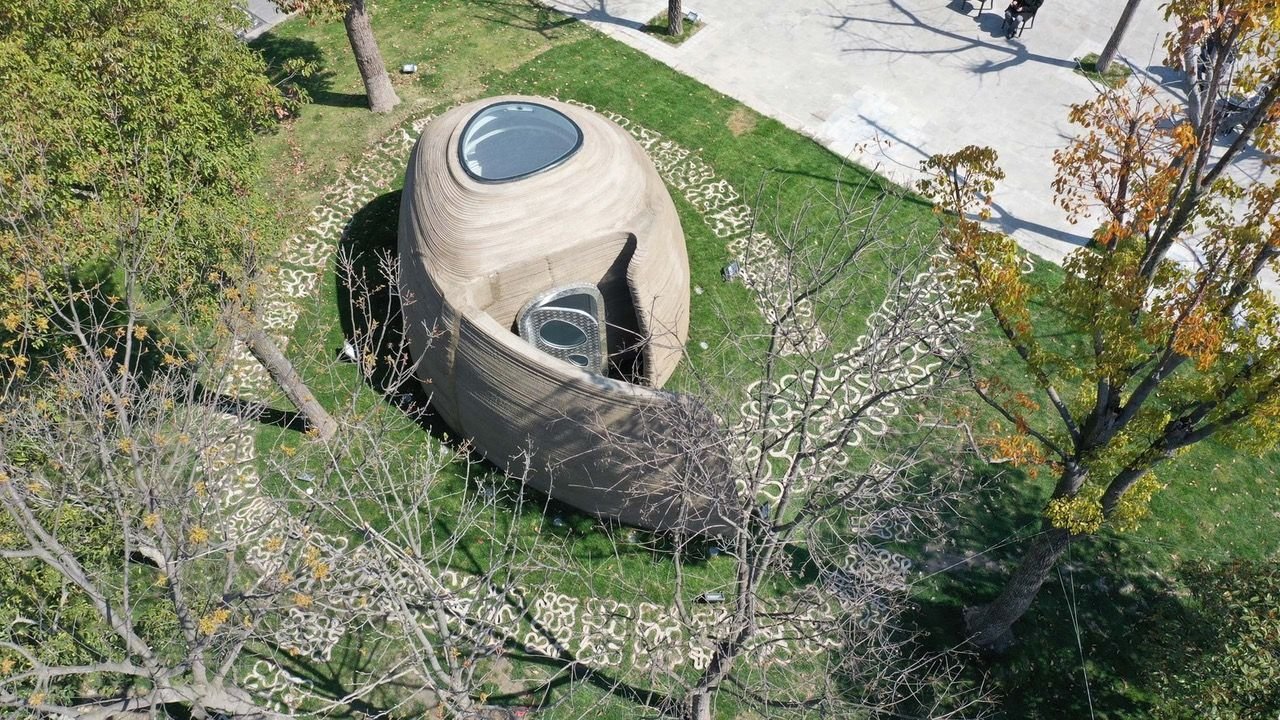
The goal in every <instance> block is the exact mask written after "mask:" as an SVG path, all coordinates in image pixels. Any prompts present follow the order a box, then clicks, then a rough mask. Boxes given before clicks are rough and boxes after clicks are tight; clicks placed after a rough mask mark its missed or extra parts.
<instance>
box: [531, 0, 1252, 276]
mask: <svg viewBox="0 0 1280 720" xmlns="http://www.w3.org/2000/svg"><path fill="white" fill-rule="evenodd" d="M550 1H551V4H553V5H555V6H556V7H557V8H559V9H560V10H562V11H563V12H566V13H568V14H570V15H572V16H575V17H578V18H580V19H583V20H585V21H587V22H589V23H591V24H592V25H593V26H594V27H596V28H598V29H600V30H602V31H603V32H605V33H606V34H608V35H610V36H612V37H614V38H616V39H618V40H620V41H622V42H625V43H627V44H628V45H631V46H633V47H636V48H638V49H640V50H642V51H644V52H646V53H648V54H649V55H651V56H653V57H655V58H657V59H658V60H661V61H662V62H665V63H666V64H668V65H670V66H672V67H673V68H675V69H677V70H679V71H681V72H683V73H686V74H688V75H690V76H692V77H694V78H697V79H698V80H700V81H702V82H703V83H705V84H707V85H709V86H711V87H712V88H715V89H716V90H719V91H720V92H723V93H725V94H727V95H730V96H732V97H734V98H737V99H738V100H740V101H742V102H743V103H744V104H746V105H748V106H750V107H752V108H754V109H755V110H757V111H759V112H761V113H763V114H765V115H769V116H771V117H774V118H776V119H778V120H780V121H782V122H783V123H784V124H786V125H787V126H789V127H791V128H792V129H794V130H797V131H799V132H801V133H804V134H805V135H808V136H810V137H812V138H814V139H815V140H817V141H818V142H820V143H822V144H823V145H825V146H826V147H828V148H830V149H831V150H832V151H834V152H835V153H837V154H839V155H842V156H845V157H848V158H849V159H851V160H853V161H855V162H858V163H860V164H862V165H865V166H868V167H872V168H875V169H877V170H878V171H880V172H881V173H882V174H884V175H886V176H888V177H890V178H891V179H893V180H895V181H897V182H899V183H902V184H908V183H911V182H912V181H914V180H915V179H916V178H918V177H919V169H918V168H919V164H920V161H921V160H922V159H924V158H926V157H928V156H929V155H931V154H933V153H938V152H950V151H954V150H956V149H959V148H960V147H963V146H965V145H968V144H980V145H989V146H991V147H993V148H995V149H996V150H997V151H998V152H999V153H1000V164H1001V166H1002V167H1003V168H1004V170H1005V172H1006V173H1007V178H1006V179H1005V181H1004V182H1003V183H1002V184H1001V186H1000V187H999V188H998V190H997V192H996V195H995V205H994V209H995V218H994V221H995V222H996V223H997V224H999V225H1000V226H1001V228H1002V229H1003V230H1004V231H1005V232H1008V233H1010V234H1011V235H1012V236H1013V237H1014V238H1016V239H1017V240H1018V242H1019V243H1020V244H1021V245H1022V246H1023V247H1025V248H1027V249H1028V250H1030V251H1031V252H1034V253H1035V254H1037V255H1039V256H1041V257H1044V258H1047V259H1050V260H1053V261H1055V262H1061V260H1062V258H1063V257H1064V256H1065V254H1066V253H1068V252H1070V251H1071V250H1072V249H1074V248H1075V247H1078V246H1079V244H1081V243H1083V242H1084V241H1085V239H1086V238H1087V236H1088V234H1089V233H1090V232H1091V231H1092V229H1093V226H1092V225H1091V224H1088V223H1082V224H1081V225H1077V226H1073V225H1070V224H1068V223H1067V222H1066V221H1065V219H1064V217H1063V213H1062V211H1061V210H1059V209H1058V208H1057V207H1056V206H1055V205H1054V203H1053V191H1052V188H1051V186H1050V183H1051V182H1052V181H1053V172H1054V168H1053V164H1052V157H1053V152H1054V151H1055V150H1057V149H1059V148H1061V147H1064V146H1065V145H1066V144H1067V142H1068V139H1069V138H1070V137H1071V135H1072V133H1073V132H1074V130H1073V128H1072V127H1071V125H1070V124H1069V123H1068V121H1067V111H1068V106H1069V105H1071V104H1072V103H1076V102H1082V101H1084V100H1087V99H1088V98H1090V97H1091V96H1093V95H1094V94H1095V93H1096V90H1095V89H1094V88H1093V86H1092V84H1091V83H1090V81H1089V80H1088V79H1086V78H1085V77H1083V76H1081V75H1080V74H1078V73H1076V72H1075V66H1076V62H1075V61H1076V58H1079V57H1081V56H1083V55H1085V54H1087V53H1089V52H1099V51H1100V50H1101V49H1102V46H1103V45H1104V44H1105V42H1106V40H1107V37H1108V36H1109V35H1110V33H1111V30H1112V28H1113V26H1114V23H1115V21H1116V20H1117V18H1118V17H1119V15H1120V9H1121V5H1122V3H1119V2H1116V0H1072V1H1071V2H1065V1H1063V0H1048V1H1047V2H1046V4H1045V6H1044V7H1043V8H1042V9H1041V10H1040V13H1039V17H1038V18H1037V20H1036V23H1035V26H1034V27H1032V28H1030V29H1028V30H1026V32H1025V34H1024V35H1023V36H1022V37H1020V38H1013V39H1005V38H1004V37H1003V35H1002V34H1001V33H1000V25H1001V21H1002V14H1003V10H1004V6H1005V4H1006V0H994V2H993V1H992V0H987V2H986V8H985V9H981V10H980V9H978V8H977V7H976V5H977V0H972V1H971V2H968V3H958V2H957V0H785V1H782V2H780V1H779V0H685V9H686V11H689V10H693V11H697V12H698V13H699V14H700V15H701V16H702V18H703V19H704V20H705V21H706V23H707V24H706V27H704V28H703V29H702V30H701V31H699V32H698V33H697V34H696V35H694V36H693V37H692V38H691V39H689V40H688V41H686V42H685V43H684V44H683V45H681V46H679V47H672V46H670V45H668V44H666V43H664V42H661V41H659V40H656V39H654V38H652V37H649V36H647V35H645V34H643V33H641V32H640V31H639V30H638V29H637V28H639V27H640V26H641V25H643V24H644V23H645V22H647V21H648V20H649V19H650V18H652V17H654V16H655V15H657V14H658V13H659V12H661V11H663V10H664V9H665V8H666V3H665V2H663V1H662V0H550ZM1165 29H1166V24H1165V22H1164V20H1163V19H1162V18H1161V17H1160V13H1159V10H1158V4H1157V3H1156V2H1148V3H1145V4H1143V5H1141V6H1140V7H1139V9H1138V12H1137V14H1136V16H1135V17H1134V19H1133V24H1132V26H1131V28H1130V31H1129V33H1128V35H1127V37H1126V40H1125V42H1124V43H1123V45H1122V48H1121V56H1122V58H1123V59H1124V61H1126V62H1128V63H1129V64H1130V66H1131V67H1133V69H1134V71H1135V72H1136V73H1139V74H1145V75H1147V76H1148V77H1149V78H1150V79H1152V80H1153V81H1155V82H1157V83H1160V84H1161V85H1162V86H1164V87H1165V88H1166V89H1167V92H1169V93H1170V94H1171V95H1175V96H1176V95H1180V94H1181V93H1182V90H1181V87H1180V81H1181V78H1180V77H1179V74H1178V73H1175V72H1174V71H1172V70H1169V69H1168V68H1165V67H1163V64H1164V63H1163V58H1164V53H1163V50H1162V48H1161V47H1160V43H1161V41H1162V38H1163V35H1164V32H1165ZM1243 164H1244V166H1245V167H1244V168H1243V170H1242V171H1247V172H1257V171H1258V170H1257V167H1256V166H1257V165H1258V164H1259V158H1257V157H1256V156H1255V157H1252V158H1246V160H1245V161H1244V163H1243ZM1250 164H1252V165H1250ZM1190 253H1191V250H1190V249H1187V248H1184V249H1182V259H1184V260H1190V259H1191V254H1190Z"/></svg>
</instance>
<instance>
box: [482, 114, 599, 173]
mask: <svg viewBox="0 0 1280 720" xmlns="http://www.w3.org/2000/svg"><path fill="white" fill-rule="evenodd" d="M580 147H582V130H581V129H579V128H578V126H577V125H575V124H574V122H573V121H572V120H570V119H569V118H567V117H565V116H564V115H563V114H562V113H560V112H559V111H557V110H552V109H551V108H549V107H547V106H545V105H538V104H536V103H526V102H501V103H495V104H493V105H490V106H489V107H486V108H485V109H483V110H481V111H480V112H478V113H476V114H475V116H474V117H472V118H471V120H469V121H468V122H467V126H466V127H465V128H463V130H462V139H461V141H460V142H459V144H458V157H459V158H460V159H461V161H462V167H464V168H466V170H467V174H468V175H470V176H471V177H473V178H475V179H476V180H481V181H484V182H505V181H508V180H518V179H520V178H523V177H527V176H529V175H532V174H534V173H536V172H541V171H543V170H546V169H547V168H551V167H554V166H556V165H559V164H560V163H562V162H564V161H565V160H566V159H568V158H569V156H570V155H573V154H574V153H575V152H577V151H578V148H580Z"/></svg>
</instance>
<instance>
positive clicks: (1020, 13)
mask: <svg viewBox="0 0 1280 720" xmlns="http://www.w3.org/2000/svg"><path fill="white" fill-rule="evenodd" d="M1043 4H1044V0H1013V2H1011V3H1009V7H1007V8H1005V10H1004V25H1003V26H1002V27H1003V28H1004V36H1005V37H1010V38H1011V37H1013V34H1014V33H1015V32H1016V31H1017V30H1018V23H1020V22H1022V23H1025V22H1026V21H1027V19H1028V18H1030V17H1032V16H1033V15H1035V14H1036V11H1037V10H1039V9H1040V6H1041V5H1043Z"/></svg>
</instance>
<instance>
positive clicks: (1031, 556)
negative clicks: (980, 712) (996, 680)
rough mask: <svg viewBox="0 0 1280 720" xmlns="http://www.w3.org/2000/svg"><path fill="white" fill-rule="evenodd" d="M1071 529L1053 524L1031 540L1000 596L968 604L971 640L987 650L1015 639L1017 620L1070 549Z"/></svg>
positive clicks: (997, 649)
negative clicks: (1014, 628)
mask: <svg viewBox="0 0 1280 720" xmlns="http://www.w3.org/2000/svg"><path fill="white" fill-rule="evenodd" d="M1070 542H1071V533H1069V532H1067V531H1066V530H1063V529H1062V528H1049V529H1047V530H1045V531H1044V532H1042V533H1040V534H1039V535H1037V536H1036V537H1035V538H1034V539H1032V541H1031V547H1029V548H1027V552H1026V554H1025V555H1023V556H1022V563H1021V564H1019V565H1018V570H1017V571H1016V572H1014V574H1013V576H1012V577H1010V578H1009V582H1008V583H1007V584H1005V586H1004V590H1003V591H1002V592H1001V593H1000V597H998V598H996V599H995V600H994V601H992V602H990V603H988V604H986V605H979V606H977V607H970V608H965V611H964V623H965V629H966V630H967V631H968V633H969V636H970V637H969V642H971V643H973V644H974V645H977V646H978V647H980V648H983V649H984V650H990V651H992V652H1003V651H1004V650H1006V649H1007V648H1008V647H1009V645H1011V644H1012V643H1013V624H1014V623H1015V622H1017V621H1018V619H1019V618H1021V617H1022V615H1023V614H1024V613H1026V611H1027V608H1029V607H1031V601H1032V600H1035V599H1036V594H1037V593H1039V592H1040V586H1041V585H1043V584H1044V581H1045V579H1046V578H1047V577H1049V571H1050V570H1052V569H1053V566H1054V565H1056V564H1057V562H1058V559H1059V558H1061V557H1062V555H1063V553H1065V552H1066V551H1067V546H1068V545H1069V544H1070Z"/></svg>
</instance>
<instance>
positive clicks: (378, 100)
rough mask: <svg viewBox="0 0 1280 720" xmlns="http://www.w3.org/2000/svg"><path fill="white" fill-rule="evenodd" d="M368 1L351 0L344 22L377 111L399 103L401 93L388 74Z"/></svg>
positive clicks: (367, 89)
mask: <svg viewBox="0 0 1280 720" xmlns="http://www.w3.org/2000/svg"><path fill="white" fill-rule="evenodd" d="M364 3H365V0H351V5H350V6H348V7H347V12H346V14H345V15H343V16H342V24H343V25H345V26H346V27H347V40H348V41H350V42H351V51H352V52H353V53H355V56H356V67H358V68H360V77H361V78H362V79H363V80H364V91H365V94H366V95H367V96H368V98H369V109H370V110H372V111H374V112H376V113H385V112H391V108H393V107H395V106H396V105H397V104H399V102H400V96H398V95H396V91H395V88H393V87H391V78H389V77H387V67H386V65H383V64H382V52H381V51H379V50H378V40H377V39H376V38H374V36H373V28H372V27H371V26H370V25H369V13H368V11H367V10H366V9H365V4H364Z"/></svg>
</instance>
